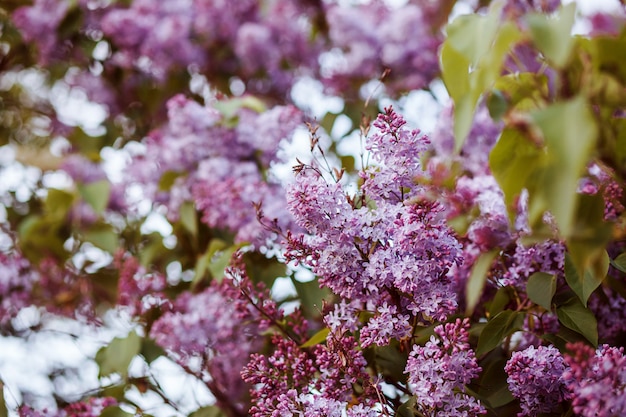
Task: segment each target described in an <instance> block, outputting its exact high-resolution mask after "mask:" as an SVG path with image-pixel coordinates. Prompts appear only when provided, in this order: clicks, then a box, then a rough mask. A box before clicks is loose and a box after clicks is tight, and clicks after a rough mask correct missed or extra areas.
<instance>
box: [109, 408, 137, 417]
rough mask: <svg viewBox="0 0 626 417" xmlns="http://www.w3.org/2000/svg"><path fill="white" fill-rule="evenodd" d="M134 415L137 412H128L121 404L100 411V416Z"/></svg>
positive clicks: (128, 416) (119, 416)
mask: <svg viewBox="0 0 626 417" xmlns="http://www.w3.org/2000/svg"><path fill="white" fill-rule="evenodd" d="M134 415H135V414H130V413H127V412H126V411H124V410H122V409H121V408H120V407H119V406H112V407H107V408H105V409H104V410H102V413H100V417H133V416H134Z"/></svg>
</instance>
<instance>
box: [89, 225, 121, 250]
mask: <svg viewBox="0 0 626 417" xmlns="http://www.w3.org/2000/svg"><path fill="white" fill-rule="evenodd" d="M82 237H83V240H85V241H86V242H90V243H93V244H94V245H95V246H97V247H98V248H100V249H103V250H105V251H107V252H109V253H111V254H113V253H115V251H117V249H118V248H119V247H120V239H119V236H118V234H117V232H116V231H115V230H113V226H111V225H108V224H101V225H95V226H93V227H91V228H89V229H88V230H86V231H84V232H83V236H82Z"/></svg>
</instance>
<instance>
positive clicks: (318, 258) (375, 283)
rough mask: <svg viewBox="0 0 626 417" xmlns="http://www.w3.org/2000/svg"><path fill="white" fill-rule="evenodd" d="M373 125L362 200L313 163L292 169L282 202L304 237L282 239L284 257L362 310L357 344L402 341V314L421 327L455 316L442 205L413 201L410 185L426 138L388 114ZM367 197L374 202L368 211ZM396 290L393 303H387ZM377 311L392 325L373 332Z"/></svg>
mask: <svg viewBox="0 0 626 417" xmlns="http://www.w3.org/2000/svg"><path fill="white" fill-rule="evenodd" d="M374 126H375V127H376V129H377V131H376V132H375V133H374V134H373V136H372V138H371V139H370V140H369V141H368V145H367V147H368V149H369V150H370V152H371V158H372V160H373V161H375V162H378V163H379V165H377V166H376V167H370V168H368V169H367V170H366V171H365V173H363V174H362V175H361V177H362V178H364V179H365V182H364V185H363V187H362V191H363V192H364V194H363V195H362V197H359V196H356V197H354V198H352V197H349V196H348V195H346V193H345V192H344V191H343V189H342V186H341V185H340V184H339V183H330V184H329V183H327V182H326V180H325V179H324V178H323V177H322V176H321V172H320V170H319V168H316V167H315V166H309V167H306V166H305V167H301V169H299V170H298V171H299V172H298V174H297V176H296V181H295V183H294V184H292V186H291V187H290V188H289V189H288V191H287V199H288V204H289V209H290V211H291V213H292V214H293V215H294V218H295V220H296V223H297V224H299V225H300V226H302V227H304V228H305V229H307V231H308V233H309V234H307V235H300V236H295V237H294V236H293V235H292V236H291V238H290V239H289V241H288V242H287V243H288V251H287V256H288V258H289V259H291V260H295V261H297V262H299V263H302V264H304V265H306V266H309V267H311V268H312V270H313V272H314V273H315V274H316V275H318V276H319V282H320V284H321V285H323V286H326V287H328V288H330V289H331V290H332V291H333V292H334V293H335V294H337V295H339V296H341V297H343V298H346V299H347V300H346V301H350V302H352V301H360V302H361V303H362V305H361V308H367V309H368V310H369V311H372V312H373V313H374V316H373V318H372V322H371V323H370V324H368V325H367V326H366V328H365V333H364V335H365V339H364V340H365V342H366V343H370V342H371V343H376V344H386V343H388V341H389V338H390V337H391V338H403V337H405V336H407V335H408V334H410V329H409V327H410V326H409V324H408V323H409V319H410V318H411V317H417V318H418V320H419V321H424V322H431V321H432V320H443V319H445V318H446V317H447V316H448V315H449V314H451V313H452V312H454V311H455V310H456V308H457V300H456V292H455V291H454V288H453V283H452V280H451V275H450V274H449V271H450V270H451V269H452V267H453V266H454V265H457V264H459V263H460V262H461V257H460V252H461V247H460V245H459V243H458V242H457V240H456V239H455V237H454V236H453V234H452V232H451V230H450V229H449V228H448V227H447V226H446V224H445V216H444V213H443V208H442V207H441V206H440V205H439V204H437V203H434V202H430V201H428V200H426V199H423V198H422V197H421V195H420V192H421V188H420V186H419V185H417V184H416V183H415V181H414V180H415V178H417V177H419V176H421V175H424V172H423V171H422V168H421V165H420V163H419V159H420V155H421V154H422V152H423V151H424V150H426V149H427V147H428V140H427V138H425V137H422V136H419V134H418V132H416V131H413V130H410V129H408V128H407V127H406V123H405V121H404V120H403V119H402V118H401V117H400V116H399V115H398V114H396V113H395V112H394V111H393V110H392V109H390V108H389V109H386V111H385V114H382V115H380V116H379V118H378V119H377V121H376V122H375V123H374ZM359 198H360V202H359ZM368 199H369V200H371V201H373V202H375V204H371V207H370V205H368V204H367V200H368ZM356 204H361V207H357V206H356ZM374 205H375V207H374ZM398 293H399V294H402V297H400V298H401V299H400V300H399V301H398V299H396V300H395V301H393V302H392V298H393V294H398ZM391 311H393V313H391ZM380 314H383V315H384V316H385V317H387V316H389V315H391V316H393V317H394V318H395V319H397V322H395V321H393V319H392V322H393V323H395V324H394V326H393V328H391V329H389V328H387V327H386V326H385V325H383V322H385V321H386V320H382V319H380V317H379V316H380ZM331 319H332V320H333V321H337V320H338V319H339V321H341V320H342V319H341V318H340V317H339V316H336V315H335V316H331ZM349 320H350V319H349V318H348V319H347V321H349Z"/></svg>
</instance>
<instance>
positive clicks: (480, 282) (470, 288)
mask: <svg viewBox="0 0 626 417" xmlns="http://www.w3.org/2000/svg"><path fill="white" fill-rule="evenodd" d="M497 254H498V250H497V249H494V250H492V251H489V252H486V253H483V254H481V255H480V256H479V257H478V259H477V260H476V262H475V263H474V266H473V268H472V273H471V274H470V277H469V279H468V280H467V284H466V285H465V300H466V304H467V307H466V309H465V314H466V315H467V316H471V315H472V313H473V312H474V308H476V304H478V301H479V300H480V296H481V295H482V293H483V288H484V287H485V282H487V273H488V272H489V269H490V268H491V264H492V262H493V260H494V259H495V257H496V255H497Z"/></svg>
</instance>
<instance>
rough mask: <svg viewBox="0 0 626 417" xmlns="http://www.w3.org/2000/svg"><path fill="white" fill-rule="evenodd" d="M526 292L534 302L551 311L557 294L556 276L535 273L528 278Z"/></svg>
mask: <svg viewBox="0 0 626 417" xmlns="http://www.w3.org/2000/svg"><path fill="white" fill-rule="evenodd" d="M526 292H527V293H528V298H530V299H531V301H532V302H534V303H536V304H537V305H540V306H541V307H543V308H545V309H546V310H548V311H551V310H552V297H554V293H556V276H555V275H552V274H546V273H545V272H535V273H534V274H532V275H531V276H530V277H528V282H527V283H526Z"/></svg>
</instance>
